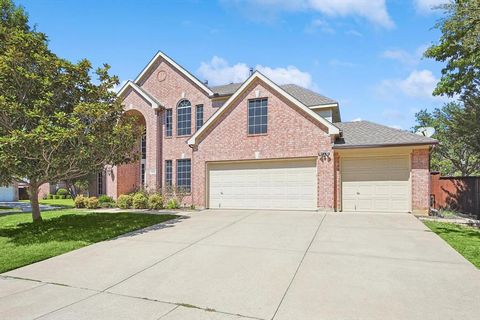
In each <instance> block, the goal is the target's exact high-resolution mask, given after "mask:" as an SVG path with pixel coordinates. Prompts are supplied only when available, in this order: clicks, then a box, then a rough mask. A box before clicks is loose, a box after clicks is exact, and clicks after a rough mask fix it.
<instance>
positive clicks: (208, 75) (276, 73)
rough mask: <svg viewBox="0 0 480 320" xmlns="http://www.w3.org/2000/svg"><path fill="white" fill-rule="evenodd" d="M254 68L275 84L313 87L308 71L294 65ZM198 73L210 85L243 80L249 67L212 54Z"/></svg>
mask: <svg viewBox="0 0 480 320" xmlns="http://www.w3.org/2000/svg"><path fill="white" fill-rule="evenodd" d="M255 69H256V70H258V71H260V72H261V73H263V74H264V75H265V76H267V77H268V78H270V79H271V80H273V81H274V82H275V83H277V84H286V83H294V84H297V85H299V86H302V87H305V88H314V87H315V85H314V83H313V82H312V76H311V75H310V73H308V72H305V71H301V70H299V69H298V68H297V67H295V66H287V67H278V68H272V67H268V66H262V65H257V66H256V67H255ZM198 74H199V75H200V76H201V77H202V78H204V79H207V80H208V82H209V84H211V85H220V84H227V83H231V82H243V81H245V79H247V78H248V76H249V75H250V67H249V66H248V65H247V64H246V63H237V64H234V65H230V64H229V63H228V61H227V60H225V59H223V58H221V57H217V56H214V57H213V58H212V60H210V61H209V62H202V63H201V64H200V67H199V68H198Z"/></svg>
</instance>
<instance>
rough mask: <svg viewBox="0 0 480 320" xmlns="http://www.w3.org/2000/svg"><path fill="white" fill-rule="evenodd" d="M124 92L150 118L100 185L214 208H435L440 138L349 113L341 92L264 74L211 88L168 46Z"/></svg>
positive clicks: (129, 108) (128, 103)
mask: <svg viewBox="0 0 480 320" xmlns="http://www.w3.org/2000/svg"><path fill="white" fill-rule="evenodd" d="M119 96H120V97H121V99H122V100H123V104H124V106H125V111H126V114H127V115H136V116H138V117H139V119H140V120H139V121H140V122H141V124H143V125H145V126H146V132H145V136H144V137H143V138H142V141H141V143H140V145H139V148H140V150H141V155H142V156H141V160H140V162H139V163H135V164H128V165H123V166H119V167H113V168H109V169H108V170H106V171H105V174H100V175H98V179H97V181H96V184H97V189H98V190H100V191H101V192H98V193H106V194H108V195H111V196H112V197H114V198H117V197H118V196H119V195H120V194H124V193H128V192H131V191H134V190H136V189H139V188H140V187H142V186H143V187H147V188H150V189H157V190H158V189H163V190H165V189H166V188H167V187H169V186H176V187H181V188H183V189H186V190H187V191H188V192H187V195H186V196H185V197H184V198H183V202H184V203H185V204H193V205H195V206H197V207H206V208H229V209H230V208H231V209H320V210H329V211H333V210H336V211H342V210H343V211H397V212H415V213H425V212H427V210H428V208H429V193H430V192H429V188H430V187H429V154H430V149H431V147H432V145H434V144H435V143H436V140H433V139H430V138H427V137H423V136H419V135H415V134H412V133H409V132H405V131H401V130H396V129H392V128H389V127H385V126H382V125H378V124H374V123H371V122H367V121H359V122H341V118H340V110H339V104H338V102H336V101H334V100H332V99H329V98H326V97H324V96H322V95H320V94H318V93H315V92H313V91H311V90H308V89H305V88H302V87H299V86H297V85H293V84H289V85H277V84H275V83H274V82H273V81H271V80H270V79H268V78H267V77H266V76H264V75H263V74H261V73H259V72H254V73H253V74H252V75H251V76H250V77H249V78H248V79H247V80H246V81H245V82H243V83H238V84H235V83H232V84H226V85H222V86H215V87H211V86H208V85H207V84H206V83H204V82H201V81H200V80H198V79H197V78H195V77H194V76H193V75H192V74H190V73H189V72H188V71H187V70H185V69H184V68H183V67H181V66H180V65H178V64H177V63H176V62H175V61H173V60H172V59H171V58H169V57H168V56H166V55H165V54H163V53H161V52H159V53H158V54H157V55H155V57H154V58H153V59H152V60H151V61H150V63H149V64H148V65H147V66H146V67H145V68H144V69H143V70H142V72H141V73H140V74H139V75H138V77H137V78H136V79H135V80H134V81H129V82H128V83H126V84H125V85H124V86H123V88H122V89H121V90H120V91H119Z"/></svg>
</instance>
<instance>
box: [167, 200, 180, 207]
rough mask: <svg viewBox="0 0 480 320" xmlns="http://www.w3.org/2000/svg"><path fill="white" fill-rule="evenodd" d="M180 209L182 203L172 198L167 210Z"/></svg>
mask: <svg viewBox="0 0 480 320" xmlns="http://www.w3.org/2000/svg"><path fill="white" fill-rule="evenodd" d="M178 208H180V203H179V202H178V200H177V199H175V198H171V199H169V200H168V202H167V209H178Z"/></svg>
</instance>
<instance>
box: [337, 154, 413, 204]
mask: <svg viewBox="0 0 480 320" xmlns="http://www.w3.org/2000/svg"><path fill="white" fill-rule="evenodd" d="M341 170H342V210H343V211H385V212H391V211H393V212H408V211H410V165H409V156H389V157H363V158H353V157H352V158H343V159H342V163H341Z"/></svg>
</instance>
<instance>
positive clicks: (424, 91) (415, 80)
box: [377, 69, 441, 99]
mask: <svg viewBox="0 0 480 320" xmlns="http://www.w3.org/2000/svg"><path fill="white" fill-rule="evenodd" d="M437 82H438V79H437V78H436V77H435V76H434V75H433V73H432V72H431V71H430V70H426V69H423V70H413V71H412V72H411V73H410V74H409V75H408V76H407V77H406V78H405V79H386V80H383V81H382V82H381V83H380V85H379V87H378V88H377V89H378V90H379V93H380V94H382V95H388V96H391V95H392V94H393V93H395V92H400V93H403V94H404V95H406V96H409V97H412V98H424V99H441V98H439V97H434V96H432V92H433V90H434V89H435V86H436V85H437Z"/></svg>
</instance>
